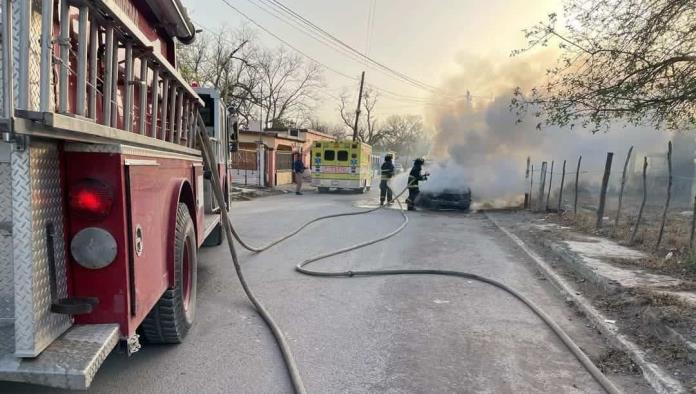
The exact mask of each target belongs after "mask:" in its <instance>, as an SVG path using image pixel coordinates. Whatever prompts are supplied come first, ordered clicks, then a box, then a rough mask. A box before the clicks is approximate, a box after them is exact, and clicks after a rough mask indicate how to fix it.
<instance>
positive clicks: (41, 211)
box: [11, 142, 72, 357]
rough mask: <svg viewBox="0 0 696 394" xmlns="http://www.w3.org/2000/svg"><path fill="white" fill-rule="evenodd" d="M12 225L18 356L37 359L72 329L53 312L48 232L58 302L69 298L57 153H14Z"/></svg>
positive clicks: (44, 147) (45, 149) (44, 146)
mask: <svg viewBox="0 0 696 394" xmlns="http://www.w3.org/2000/svg"><path fill="white" fill-rule="evenodd" d="M11 176H12V223H13V228H12V230H13V234H12V235H13V237H12V240H13V242H12V247H13V264H14V287H15V354H16V355H18V356H22V357H34V356H36V355H38V354H39V353H40V352H41V351H42V350H43V349H44V348H45V347H46V346H48V345H49V344H50V343H51V342H52V341H53V340H54V339H56V338H57V337H58V336H59V335H60V334H62V333H63V332H64V331H65V330H66V329H67V328H68V327H70V325H71V323H72V322H71V319H70V317H69V316H66V315H60V314H54V313H51V311H50V306H51V301H52V299H51V286H50V270H49V261H50V260H49V259H50V257H49V255H48V247H47V245H48V241H47V239H48V237H49V234H48V231H47V226H48V225H49V224H52V226H53V228H54V231H55V236H54V238H53V239H54V261H55V274H56V284H57V286H56V290H57V297H58V298H61V297H66V296H67V284H66V283H67V278H66V275H65V243H64V239H65V236H64V230H63V211H62V207H63V200H62V191H61V184H60V170H59V157H58V149H57V147H56V145H55V144H53V143H47V142H32V143H31V145H30V146H29V148H28V149H27V150H25V151H15V152H13V153H12V174H11Z"/></svg>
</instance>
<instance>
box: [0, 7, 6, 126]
mask: <svg viewBox="0 0 696 394" xmlns="http://www.w3.org/2000/svg"><path fill="white" fill-rule="evenodd" d="M0 8H2V5H1V4H0ZM0 15H1V14H0ZM2 31H3V29H2V20H0V82H2V83H4V82H3V81H2V76H3V71H2V70H3V68H2V67H3V64H5V57H4V56H3V54H4V49H3V45H4V41H5V37H3V36H2ZM3 99H4V94H3V93H2V91H1V90H0V114H2V117H5V118H6V117H7V115H6V114H5V113H4V112H5V103H4V101H3Z"/></svg>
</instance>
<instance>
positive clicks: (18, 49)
mask: <svg viewBox="0 0 696 394" xmlns="http://www.w3.org/2000/svg"><path fill="white" fill-rule="evenodd" d="M23 5H24V4H23V3H20V2H17V1H15V2H14V5H13V6H12V56H14V59H12V61H13V63H12V66H13V67H12V79H13V81H14V101H15V108H17V104H18V101H19V100H18V98H19V94H18V92H17V89H18V86H19V80H20V77H19V73H20V71H19V70H20V67H19V65H20V64H21V63H20V59H21V56H22V43H21V39H22V31H23V27H24V25H26V23H24V21H23V20H22V19H23V16H24V15H25V12H26V11H25V10H24V6H23Z"/></svg>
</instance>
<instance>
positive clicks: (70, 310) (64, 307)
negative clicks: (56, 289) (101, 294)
mask: <svg viewBox="0 0 696 394" xmlns="http://www.w3.org/2000/svg"><path fill="white" fill-rule="evenodd" d="M97 304H99V298H97V297H72V298H61V299H60V300H58V301H55V302H54V303H52V304H51V312H53V313H60V314H63V315H84V314H87V313H90V312H92V309H93V307H94V306H95V305H97Z"/></svg>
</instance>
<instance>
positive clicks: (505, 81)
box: [422, 52, 669, 201]
mask: <svg viewBox="0 0 696 394" xmlns="http://www.w3.org/2000/svg"><path fill="white" fill-rule="evenodd" d="M552 62H553V54H552V53H551V52H543V53H537V54H535V55H531V56H527V57H525V58H524V59H522V58H513V59H505V60H504V61H502V62H494V61H492V60H491V59H485V58H476V57H473V56H468V55H465V54H461V55H459V56H458V58H457V63H458V64H459V65H460V67H461V71H460V72H459V73H457V74H456V75H454V76H452V77H450V78H449V79H448V80H447V81H446V83H445V84H444V85H443V90H444V91H446V92H449V93H450V94H449V95H450V96H455V95H456V96H461V94H462V93H466V92H468V90H470V91H471V96H464V97H463V98H462V99H460V100H458V101H456V102H454V103H452V102H451V99H447V98H446V97H441V98H439V99H437V100H438V104H440V106H437V107H435V109H434V110H432V111H431V113H430V114H429V117H428V121H429V122H430V123H431V124H432V125H433V126H434V128H435V130H436V134H435V135H434V137H433V145H432V148H431V152H430V154H429V158H430V159H434V163H433V161H432V160H431V164H430V165H429V169H428V171H430V172H431V174H432V175H431V177H430V180H429V181H428V182H425V183H424V184H423V186H422V189H423V190H428V189H431V190H439V189H443V188H446V187H453V188H466V187H469V188H471V190H472V192H473V195H474V199H476V200H478V201H482V200H490V201H512V200H517V199H518V198H519V197H520V196H521V195H522V194H523V193H524V192H525V191H526V190H528V183H527V182H528V180H525V169H526V160H527V157H531V160H532V163H534V164H535V170H536V169H538V168H539V163H540V162H541V161H542V160H543V161H548V162H549V164H550V162H551V161H552V160H555V163H556V164H555V165H556V167H555V168H554V172H555V173H557V172H560V167H561V165H562V162H563V160H568V168H567V170H566V171H567V172H568V171H571V169H573V170H574V167H575V165H576V163H577V159H578V156H579V155H582V156H583V163H585V165H584V166H583V171H588V174H587V176H586V177H585V180H590V179H596V178H599V177H600V176H601V174H600V173H601V171H602V169H603V165H604V161H605V157H606V153H607V152H608V151H612V152H615V154H616V155H617V156H616V160H615V162H614V166H615V167H614V169H616V166H620V165H621V164H620V163H619V162H620V161H621V160H622V159H620V158H622V157H625V156H624V155H625V152H626V151H627V150H628V148H629V146H630V145H634V146H635V148H634V152H638V153H639V154H640V153H641V152H642V153H645V152H655V151H661V150H663V149H665V146H666V145H665V144H666V141H667V139H668V138H669V135H668V134H666V133H658V132H656V131H651V130H648V129H644V128H635V127H621V126H617V127H616V128H614V129H612V130H610V132H607V133H598V134H592V133H591V132H590V131H589V130H584V129H581V128H575V129H574V130H570V129H569V128H568V129H560V128H543V129H541V130H540V129H537V121H536V120H535V119H532V118H530V119H528V120H526V121H523V122H522V123H516V120H517V119H516V117H515V114H514V113H512V112H510V110H509V104H510V99H511V97H512V92H513V89H514V88H515V87H517V86H520V87H522V88H523V89H530V88H531V87H533V86H536V85H540V84H542V83H543V81H544V76H545V74H546V67H548V65H549V64H552Z"/></svg>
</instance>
